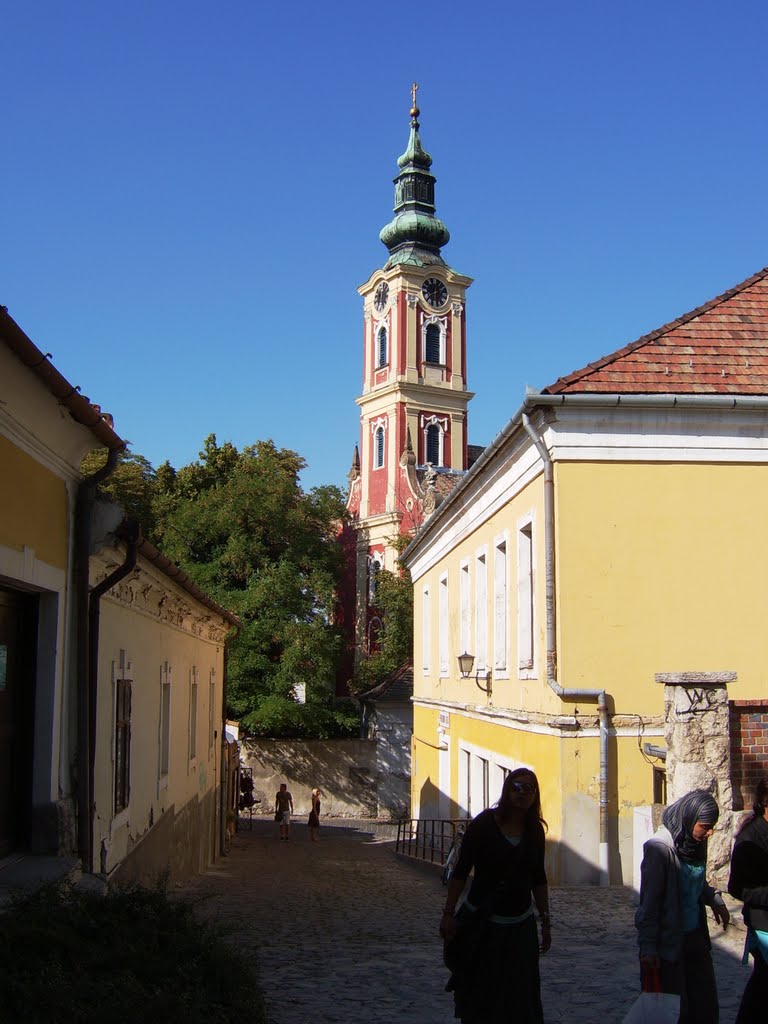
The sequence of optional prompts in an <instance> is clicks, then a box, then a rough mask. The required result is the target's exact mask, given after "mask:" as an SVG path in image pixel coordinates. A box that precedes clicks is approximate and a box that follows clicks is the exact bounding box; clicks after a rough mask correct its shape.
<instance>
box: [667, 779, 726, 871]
mask: <svg viewBox="0 0 768 1024" xmlns="http://www.w3.org/2000/svg"><path fill="white" fill-rule="evenodd" d="M719 817H720V808H719V807H718V806H717V801H716V800H715V798H714V797H713V796H712V794H711V793H708V792H707V791H706V789H694V791H693V792H692V793H686V795H685V796H683V797H681V798H680V799H679V800H676V801H675V802H674V803H673V804H670V805H669V807H667V808H666V810H665V811H664V813H663V814H662V816H661V821H662V824H663V825H664V826H665V827H666V828H667V829H669V831H670V833H671V835H672V839H673V841H674V844H675V849H676V850H677V853H678V856H679V857H680V859H681V860H685V861H688V862H689V863H691V864H703V863H704V862H705V861H706V859H707V841H706V839H702V840H700V841H699V840H697V839H694V838H693V826H694V825H695V824H696V822H697V821H704V822H706V823H707V824H708V825H714V824H715V822H716V821H717V819H718V818H719Z"/></svg>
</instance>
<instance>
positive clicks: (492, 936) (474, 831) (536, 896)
mask: <svg viewBox="0 0 768 1024" xmlns="http://www.w3.org/2000/svg"><path fill="white" fill-rule="evenodd" d="M545 828H546V822H545V821H544V819H543V817H542V814H541V801H540V797H539V783H538V780H537V778H536V776H535V775H534V774H533V772H532V771H530V770H529V769H527V768H518V769H516V770H515V771H513V772H510V773H509V775H507V777H506V779H505V780H504V785H503V787H502V791H501V798H500V800H499V803H498V805H497V806H496V807H495V808H494V807H491V808H489V809H488V810H485V811H482V812H481V813H480V814H478V816H477V817H476V818H474V819H473V820H472V821H471V822H470V824H469V825H468V826H467V830H466V833H465V835H464V840H463V842H462V844H461V853H460V854H459V860H458V863H457V865H456V868H455V870H454V872H453V877H452V878H451V881H450V882H449V884H448V892H447V895H446V900H445V909H444V911H443V916H442V918H441V921H440V934H441V936H442V937H443V939H444V940H445V941H446V962H447V963H448V962H450V969H451V970H452V974H451V978H450V980H449V982H448V985H447V990H448V991H452V992H453V997H454V1006H455V1011H454V1015H455V1016H456V1017H458V1018H459V1019H460V1020H461V1021H462V1022H463V1024H509V1022H510V1021H514V1022H515V1024H542V1022H543V1019H544V1018H543V1015H542V1007H541V983H540V980H539V954H540V953H546V952H547V950H548V949H549V947H550V945H551V942H552V939H551V935H550V926H549V898H548V890H547V876H546V872H545V870H544V830H545ZM473 868H474V878H473V881H472V885H471V887H470V890H469V894H468V896H467V898H466V900H465V901H464V903H463V904H462V906H461V908H460V909H459V912H458V915H456V916H454V912H455V910H456V904H457V901H458V899H459V897H460V895H461V893H462V891H463V889H464V886H465V885H466V881H467V878H468V877H469V874H470V872H471V871H472V869H473ZM534 904H535V908H536V909H537V910H538V911H539V920H540V922H541V941H539V935H538V931H537V928H536V918H535V916H534ZM457 928H458V932H459V934H458V939H457V940H456V942H457V943H458V945H459V949H460V951H461V952H460V953H459V955H458V957H456V956H454V955H452V954H451V953H450V947H451V946H452V945H453V944H454V943H453V942H452V940H454V939H455V936H456V932H457ZM467 936H471V937H472V938H471V941H470V942H466V941H465V939H466V937H467ZM454 960H457V961H458V962H453V961H454Z"/></svg>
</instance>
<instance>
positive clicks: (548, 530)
mask: <svg viewBox="0 0 768 1024" xmlns="http://www.w3.org/2000/svg"><path fill="white" fill-rule="evenodd" d="M520 420H521V423H522V426H523V429H524V430H525V432H526V434H528V436H529V437H530V439H531V441H532V442H533V445H534V447H535V448H536V451H537V452H538V453H539V457H540V458H541V461H542V462H543V463H544V558H545V569H544V576H545V595H546V619H547V684H548V686H549V687H550V689H552V690H553V691H554V692H555V693H556V694H557V696H558V697H559V698H560V699H561V700H584V699H588V700H595V699H597V711H598V718H599V722H600V843H599V847H598V865H599V871H600V885H601V886H605V885H609V884H610V863H609V849H608V726H609V717H608V701H607V694H606V691H605V690H600V689H580V688H574V687H564V686H561V685H560V683H559V682H558V681H557V620H556V614H557V605H556V601H555V475H554V467H553V465H552V459H551V457H550V454H549V452H548V451H547V446H546V445H545V444H544V442H543V440H542V439H541V437H540V435H539V434H537V433H536V431H535V430H534V428H533V425H532V424H531V421H530V419H529V418H528V414H527V413H525V412H523V413H521V415H520Z"/></svg>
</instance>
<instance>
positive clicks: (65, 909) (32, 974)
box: [0, 884, 265, 1024]
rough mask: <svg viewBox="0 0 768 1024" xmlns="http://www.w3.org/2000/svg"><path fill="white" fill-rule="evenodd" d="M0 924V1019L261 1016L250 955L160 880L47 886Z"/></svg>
mask: <svg viewBox="0 0 768 1024" xmlns="http://www.w3.org/2000/svg"><path fill="white" fill-rule="evenodd" d="M0 924H1V927H0V1020H4V1021H18V1022H19V1024H24V1022H30V1024H43V1022H44V1024H96V1022H101V1021H104V1020H109V1021H110V1022H112V1024H133V1022H134V1021H136V1020H144V1019H150V1020H156V1021H163V1022H164V1024H225V1022H228V1021H232V1020H238V1019H243V1020H249V1021H254V1022H255V1024H264V1021H265V1014H264V1006H263V1001H262V998H261V995H260V993H259V992H258V989H257V987H256V983H255V980H254V977H253V973H252V968H251V965H250V963H249V960H248V959H247V958H246V957H245V956H244V955H243V954H241V953H240V952H239V951H238V950H237V949H235V948H233V946H232V945H231V944H229V943H228V942H227V941H226V939H225V936H224V932H223V931H222V929H221V927H220V926H217V925H214V924H211V923H210V922H207V921H205V920H201V919H200V917H199V915H196V914H195V913H194V908H193V904H192V903H191V902H190V901H188V900H182V899H178V898H173V899H171V898H169V897H168V896H167V895H166V893H165V891H164V889H163V887H162V886H161V885H158V886H156V887H155V888H150V889H144V888H140V887H138V886H133V887H128V888H122V889H119V888H118V889H110V890H109V891H108V892H107V894H106V895H104V896H102V895H100V894H98V893H95V892H90V891H88V892H86V891H82V890H79V889H74V888H72V887H71V886H70V885H66V884H65V885H50V886H44V887H42V888H40V889H38V890H37V891H35V892H33V893H32V894H30V895H24V896H21V897H17V898H16V899H15V900H14V901H13V902H12V903H11V905H10V906H9V907H7V908H5V910H4V911H3V914H2V918H0Z"/></svg>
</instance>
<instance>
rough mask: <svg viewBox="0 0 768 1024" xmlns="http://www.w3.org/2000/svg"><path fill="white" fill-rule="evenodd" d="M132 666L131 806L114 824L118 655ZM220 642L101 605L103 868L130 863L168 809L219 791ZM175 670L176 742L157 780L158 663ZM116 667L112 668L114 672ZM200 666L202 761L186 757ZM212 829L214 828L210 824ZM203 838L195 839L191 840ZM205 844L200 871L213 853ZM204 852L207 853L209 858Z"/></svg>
mask: <svg viewBox="0 0 768 1024" xmlns="http://www.w3.org/2000/svg"><path fill="white" fill-rule="evenodd" d="M121 649H122V650H125V652H126V657H127V659H129V660H130V661H131V663H132V666H131V670H130V672H127V673H126V675H127V676H129V677H130V678H131V679H132V681H133V682H132V687H131V769H130V804H129V809H128V812H127V813H125V812H123V813H122V814H121V815H120V816H119V818H118V819H117V820H118V822H119V824H118V825H115V824H114V822H113V807H114V764H113V757H114V735H113V734H114V727H115V720H114V698H113V691H114V682H113V673H114V671H115V670H116V669H117V666H118V664H119V658H120V651H121ZM223 659H224V655H223V645H221V644H216V643H213V642H211V641H207V640H204V639H202V638H201V637H197V636H194V635H192V634H190V633H188V632H186V631H182V630H180V629H177V628H175V627H174V626H173V625H171V624H170V623H164V622H160V621H158V620H156V619H153V618H151V617H150V616H148V615H146V614H143V613H141V612H138V611H136V610H134V609H132V608H130V607H127V606H125V605H122V604H119V603H117V602H116V601H113V600H111V599H110V598H109V596H107V597H105V598H104V599H103V600H102V610H101V631H100V640H99V700H98V734H97V743H96V763H97V765H98V766H99V771H98V772H97V777H96V783H95V789H96V792H95V802H96V808H97V813H96V819H95V849H96V850H97V851H99V850H100V849H102V848H104V849H105V851H106V870H107V871H110V870H112V868H113V867H114V866H115V865H116V864H117V863H119V862H120V861H121V860H123V858H125V857H126V856H127V855H128V854H129V853H130V852H131V850H132V849H133V847H134V846H135V845H136V843H138V842H139V841H140V840H141V839H142V838H143V837H144V836H145V835H146V834H147V832H148V831H149V829H150V827H151V826H152V825H153V824H155V823H157V822H159V821H160V819H161V818H162V816H163V815H164V814H166V813H168V812H173V813H174V814H176V815H178V814H179V813H180V812H181V810H182V809H183V808H184V807H186V806H188V805H189V804H190V802H192V801H194V802H195V803H197V802H198V801H200V800H202V799H203V798H204V797H206V796H207V795H208V794H209V793H210V792H211V791H213V790H214V789H215V785H216V780H217V778H218V776H219V773H220V763H219V759H220V756H221V739H222V737H221V706H222V686H223ZM166 663H167V664H168V665H169V666H170V668H171V719H170V721H171V742H170V766H169V772H168V775H167V779H166V780H164V781H163V782H162V783H161V781H160V777H159V736H160V701H161V666H163V665H165V664H166ZM113 665H114V669H113ZM193 666H195V667H196V668H197V684H198V689H197V743H196V750H197V756H196V758H195V759H194V760H193V761H192V760H190V758H189V709H190V670H191V669H192V667H193ZM211 669H214V670H215V676H214V681H215V697H214V704H215V707H214V723H215V724H214V729H215V730H216V731H217V733H218V736H217V737H216V739H215V741H214V745H213V747H209V743H208V739H209V717H208V715H209V707H210V704H209V681H210V670H211ZM209 825H210V828H211V829H213V827H214V825H215V823H214V822H213V821H211V822H210V823H209ZM193 840H195V841H198V840H197V837H194V836H190V837H189V841H190V842H192V841H193ZM204 840H205V837H201V838H200V840H199V841H201V842H202V843H203V845H202V847H201V850H200V859H199V862H198V864H197V866H196V867H195V868H194V870H199V869H200V868H202V867H203V866H205V864H206V863H207V861H208V859H210V857H211V856H212V855H213V850H209V849H208V846H209V844H206V843H205V842H204ZM206 850H207V851H208V854H207V856H206Z"/></svg>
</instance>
